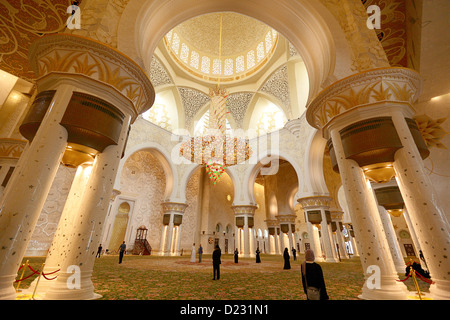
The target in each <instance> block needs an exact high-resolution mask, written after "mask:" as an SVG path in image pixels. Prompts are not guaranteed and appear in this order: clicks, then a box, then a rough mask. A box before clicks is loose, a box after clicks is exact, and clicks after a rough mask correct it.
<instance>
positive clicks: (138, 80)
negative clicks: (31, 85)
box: [29, 33, 155, 118]
mask: <svg viewBox="0 0 450 320" xmlns="http://www.w3.org/2000/svg"><path fill="white" fill-rule="evenodd" d="M29 57H30V65H31V67H32V69H33V71H34V72H35V73H36V75H37V76H38V78H42V77H44V76H46V75H48V74H50V73H64V74H74V75H83V76H86V77H88V78H91V79H93V80H96V81H100V82H102V83H104V84H106V85H108V86H110V87H113V88H114V89H116V90H117V91H118V92H120V93H121V94H122V95H123V96H124V97H126V98H127V99H128V100H129V101H131V102H132V104H133V106H134V108H135V110H134V112H135V114H134V117H133V118H136V117H137V116H138V115H139V114H141V113H143V112H145V111H146V110H148V109H150V107H151V106H152V105H153V102H154V100H155V90H154V88H153V86H152V84H151V82H150V79H149V78H148V76H147V74H146V73H145V71H144V70H142V68H141V67H140V66H139V65H137V64H136V63H135V62H134V61H133V60H131V59H130V58H129V57H127V56H125V55H124V54H123V53H121V52H120V51H118V50H116V49H114V48H112V47H110V46H107V45H105V44H103V43H101V42H98V41H95V40H93V39H89V38H85V37H81V36H77V35H74V34H64V33H58V34H51V35H46V36H43V37H41V38H40V39H38V40H37V41H35V42H33V43H32V44H31V46H30V50H29Z"/></svg>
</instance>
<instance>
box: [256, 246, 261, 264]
mask: <svg viewBox="0 0 450 320" xmlns="http://www.w3.org/2000/svg"><path fill="white" fill-rule="evenodd" d="M260 253H261V251H259V247H258V248H256V263H261V258H260V256H259V254H260Z"/></svg>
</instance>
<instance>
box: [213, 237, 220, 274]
mask: <svg viewBox="0 0 450 320" xmlns="http://www.w3.org/2000/svg"><path fill="white" fill-rule="evenodd" d="M221 255H222V252H221V251H220V248H219V245H216V248H215V249H214V251H213V254H212V259H213V274H214V278H213V280H216V274H217V280H219V279H220V264H221V261H220V256H221Z"/></svg>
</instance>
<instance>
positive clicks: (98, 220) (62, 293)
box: [45, 115, 131, 300]
mask: <svg viewBox="0 0 450 320" xmlns="http://www.w3.org/2000/svg"><path fill="white" fill-rule="evenodd" d="M130 121H131V116H130V115H126V116H125V117H124V119H123V124H122V129H121V133H120V137H119V140H118V143H117V144H116V145H110V146H108V147H106V148H105V150H103V152H102V153H100V154H98V155H97V156H96V158H95V161H94V165H93V167H92V172H91V175H90V177H89V180H88V182H87V184H86V188H85V191H84V193H83V196H82V199H81V201H80V203H79V205H78V207H77V208H74V211H73V212H72V214H74V215H76V218H75V219H74V222H73V225H72V230H71V232H70V233H69V234H67V235H66V236H67V237H68V240H67V243H68V247H67V248H66V250H65V251H64V252H63V255H62V256H61V257H60V259H61V260H60V266H61V270H60V271H59V273H58V277H57V279H56V280H54V281H53V283H52V284H51V285H50V287H49V289H48V290H47V293H46V295H45V299H46V300H89V299H96V298H99V297H100V295H98V294H96V293H95V292H94V286H93V284H92V280H91V277H92V272H93V267H94V262H95V254H96V252H97V247H98V244H99V242H100V238H101V235H102V229H103V223H104V221H105V218H106V215H107V213H108V207H109V202H110V198H111V195H112V193H113V187H114V181H115V178H116V175H117V168H118V167H119V163H120V159H121V157H122V152H123V148H124V145H125V142H126V139H127V134H128V128H129V125H130ZM74 267H75V268H76V269H75V270H74V269H73V268H74ZM78 268H79V269H78ZM77 270H79V272H78V271H77ZM73 277H78V278H79V283H80V286H79V287H76V288H69V286H68V283H69V282H70V281H71V279H73Z"/></svg>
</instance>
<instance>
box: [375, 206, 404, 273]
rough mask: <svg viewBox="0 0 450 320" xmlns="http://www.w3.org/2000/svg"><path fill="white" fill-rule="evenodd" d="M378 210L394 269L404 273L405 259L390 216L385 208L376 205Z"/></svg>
mask: <svg viewBox="0 0 450 320" xmlns="http://www.w3.org/2000/svg"><path fill="white" fill-rule="evenodd" d="M378 210H379V212H380V218H381V223H382V224H383V228H384V234H385V235H386V240H387V241H388V244H389V249H390V252H391V255H392V260H393V261H394V265H395V269H396V270H397V272H398V273H405V268H406V265H405V261H404V260H403V256H402V253H401V251H400V246H399V245H398V241H397V236H396V234H395V230H394V226H393V225H392V221H391V217H390V216H389V213H388V212H387V211H386V209H385V208H383V207H382V206H378Z"/></svg>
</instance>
